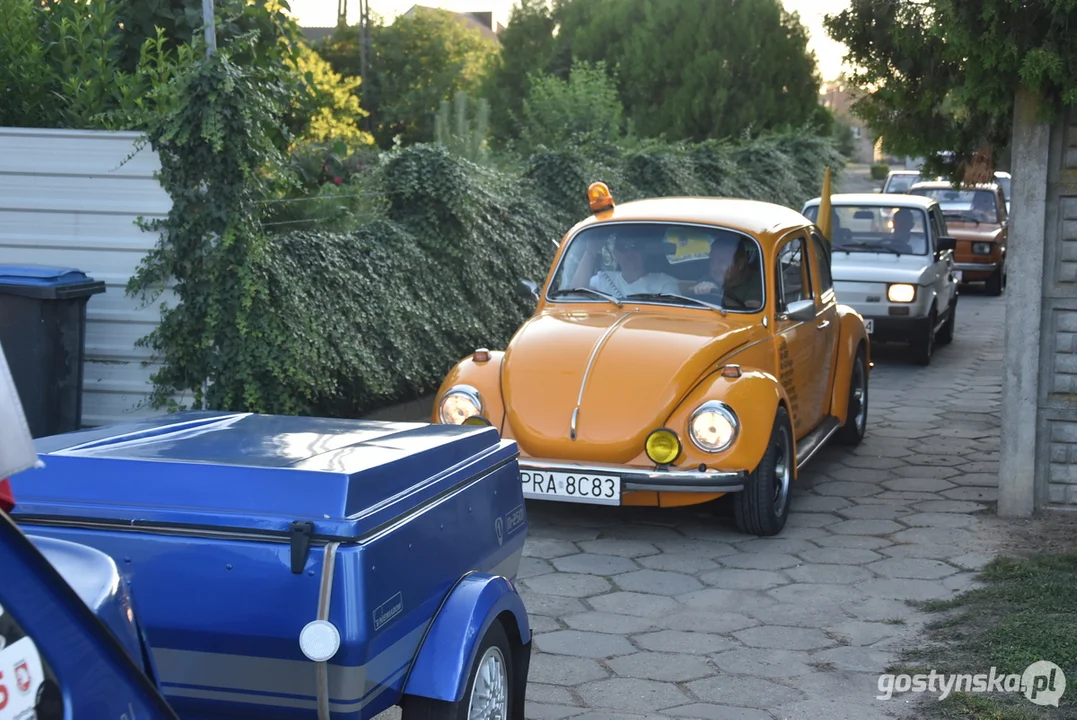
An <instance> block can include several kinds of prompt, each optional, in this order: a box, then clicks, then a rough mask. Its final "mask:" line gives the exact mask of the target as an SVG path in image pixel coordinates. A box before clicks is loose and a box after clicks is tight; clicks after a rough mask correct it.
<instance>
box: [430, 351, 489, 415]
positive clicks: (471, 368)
mask: <svg viewBox="0 0 1077 720" xmlns="http://www.w3.org/2000/svg"><path fill="white" fill-rule="evenodd" d="M504 358H505V351H504V350H491V351H490V359H489V360H486V361H484V362H476V361H475V359H474V355H473V354H472V355H468V356H467V357H465V358H464V359H463V360H461V361H460V362H458V363H456V366H455V367H453V369H452V370H450V371H449V373H448V374H447V375H446V376H445V379H444V380H442V382H441V387H439V388H438V391H437V394H436V395H434V407H433V408H432V409H431V411H430V421H431V422H433V423H438V422H441V420H440V418H439V417H438V406H439V405H440V403H441V398H442V396H443V395H444V394H445V393H446V392H448V390H449V388H451V387H453V386H454V385H470V386H472V387H473V388H475V389H476V390H478V391H479V395H480V396H481V397H482V406H483V407H482V414H483V416H485V417H486V419H487V420H489V421H490V423H491V424H492V425H493V426H494V427H496V428H499V429H500V428H501V425H502V421H503V420H504V417H505V403H504V400H503V399H502V397H501V362H502V360H504Z"/></svg>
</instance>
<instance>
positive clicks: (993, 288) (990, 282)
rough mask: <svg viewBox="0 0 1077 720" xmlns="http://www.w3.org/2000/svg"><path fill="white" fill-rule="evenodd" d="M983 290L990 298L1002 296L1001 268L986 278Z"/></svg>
mask: <svg viewBox="0 0 1077 720" xmlns="http://www.w3.org/2000/svg"><path fill="white" fill-rule="evenodd" d="M984 289H985V290H986V291H987V294H988V295H990V296H991V297H998V296H999V295H1001V294H1002V268H997V269H996V270H995V272H993V273H991V277H989V278H987V282H985V283H984Z"/></svg>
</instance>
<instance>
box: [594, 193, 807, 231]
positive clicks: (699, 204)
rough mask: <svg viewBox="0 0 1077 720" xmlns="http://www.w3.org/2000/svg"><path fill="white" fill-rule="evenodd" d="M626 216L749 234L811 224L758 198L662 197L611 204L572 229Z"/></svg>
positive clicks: (624, 218)
mask: <svg viewBox="0 0 1077 720" xmlns="http://www.w3.org/2000/svg"><path fill="white" fill-rule="evenodd" d="M626 220H629V221H632V220H639V221H658V222H687V223H702V224H706V225H715V226H719V227H724V228H729V229H730V230H739V231H741V232H745V233H750V234H752V235H766V234H774V233H783V232H784V231H786V230H790V229H793V228H798V227H805V226H807V225H810V224H811V221H809V220H808V219H807V218H806V217H804V216H803V215H801V214H800V213H798V212H797V211H796V210H792V209H790V208H787V207H785V206H784V205H777V204H774V203H768V202H760V201H758V200H742V199H737V198H719V197H663V198H648V199H646V200H633V201H631V202H626V203H623V204H618V205H614V207H613V210H612V211H609V212H602V213H597V214H595V215H591V216H590V217H588V218H587V219H585V220H583V221H582V222H580V223H579V224H578V225H577V226H576V228H574V229H575V230H582V229H583V228H585V227H587V226H590V225H595V224H599V223H607V222H624V221H626Z"/></svg>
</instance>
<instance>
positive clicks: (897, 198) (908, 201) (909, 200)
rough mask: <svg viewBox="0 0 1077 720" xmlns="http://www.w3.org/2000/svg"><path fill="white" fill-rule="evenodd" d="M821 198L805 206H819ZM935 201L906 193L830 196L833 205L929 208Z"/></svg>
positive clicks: (814, 199) (813, 199) (810, 201)
mask: <svg viewBox="0 0 1077 720" xmlns="http://www.w3.org/2000/svg"><path fill="white" fill-rule="evenodd" d="M820 200H821V198H812V199H811V200H809V201H808V202H807V203H805V205H808V206H811V205H818V204H819V202H820ZM934 202H935V201H934V200H932V199H931V198H926V197H924V196H923V195H906V194H904V193H839V194H836V195H831V196H830V204H831V205H877V206H879V207H918V208H927V207H928V206H930V205H931V204H932V203H934Z"/></svg>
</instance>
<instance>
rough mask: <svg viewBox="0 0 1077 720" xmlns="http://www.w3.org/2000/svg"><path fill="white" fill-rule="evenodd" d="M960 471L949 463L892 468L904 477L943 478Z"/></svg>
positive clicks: (896, 473) (899, 475) (895, 472)
mask: <svg viewBox="0 0 1077 720" xmlns="http://www.w3.org/2000/svg"><path fill="white" fill-rule="evenodd" d="M960 473H961V470H960V469H958V468H955V467H950V466H949V465H912V464H909V465H906V466H905V467H899V468H896V469H895V470H894V474H895V475H897V476H898V477H906V478H933V479H935V480H945V479H947V478H950V477H953V476H954V475H958V474H960Z"/></svg>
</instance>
